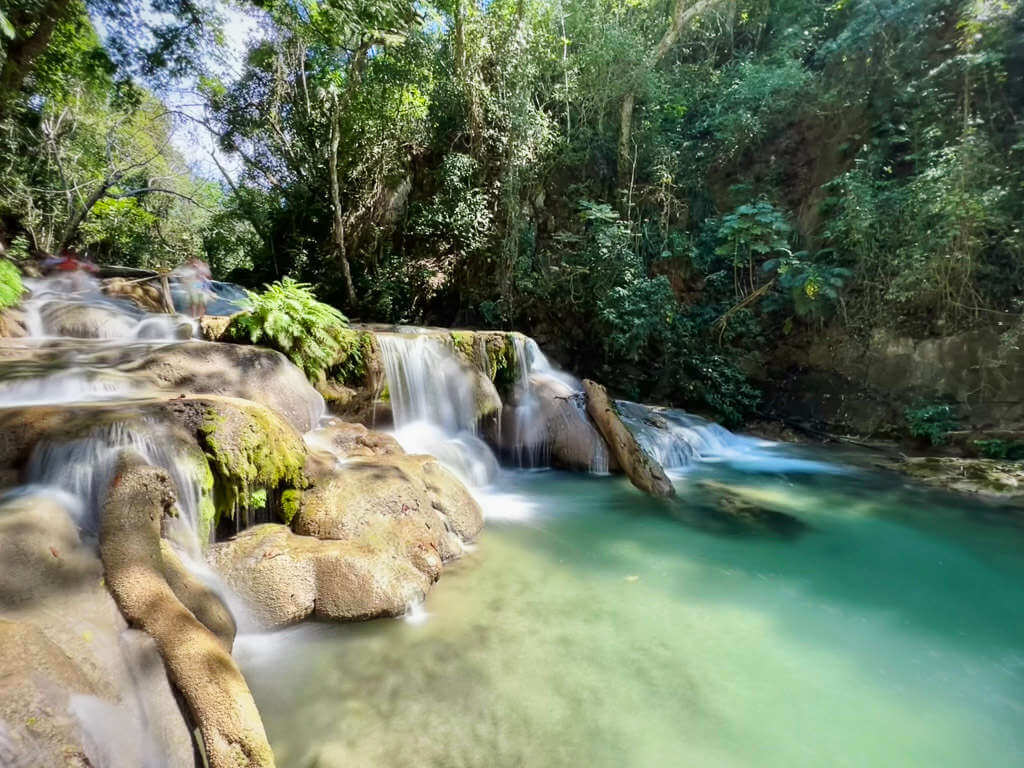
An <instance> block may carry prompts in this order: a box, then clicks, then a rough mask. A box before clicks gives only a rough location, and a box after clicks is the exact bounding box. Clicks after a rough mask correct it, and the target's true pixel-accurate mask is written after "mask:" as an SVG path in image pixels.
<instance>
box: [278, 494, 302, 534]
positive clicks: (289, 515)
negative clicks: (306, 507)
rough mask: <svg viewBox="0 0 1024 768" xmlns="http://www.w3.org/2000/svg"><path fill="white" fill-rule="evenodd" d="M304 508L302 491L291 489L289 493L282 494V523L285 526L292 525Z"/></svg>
mask: <svg viewBox="0 0 1024 768" xmlns="http://www.w3.org/2000/svg"><path fill="white" fill-rule="evenodd" d="M301 508H302V491H300V490H297V489H295V488H289V489H288V490H287V491H285V492H284V493H282V494H281V511H280V516H281V522H282V523H284V524H285V525H291V524H292V520H294V519H295V516H296V515H297V514H298V513H299V510H300V509H301Z"/></svg>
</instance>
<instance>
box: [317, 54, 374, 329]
mask: <svg viewBox="0 0 1024 768" xmlns="http://www.w3.org/2000/svg"><path fill="white" fill-rule="evenodd" d="M372 47H373V41H372V40H364V41H363V42H362V43H361V44H360V45H359V48H358V50H357V51H356V52H355V53H354V54H353V56H352V63H351V65H350V66H349V70H348V83H346V85H345V93H344V95H343V96H342V97H341V98H336V99H335V100H334V108H333V110H332V111H331V152H330V157H329V158H328V165H329V166H330V167H329V168H328V172H329V173H330V178H331V209H332V212H333V213H332V218H333V224H332V226H331V242H332V245H333V247H334V253H335V256H336V258H337V259H338V264H339V265H340V266H341V274H342V277H343V278H344V280H345V297H346V300H347V301H348V304H349V308H350V309H351V308H352V307H354V306H355V303H356V289H355V286H353V284H352V270H351V268H350V267H349V261H348V253H347V252H346V250H345V213H344V211H343V210H342V208H341V182H340V181H339V180H338V148H339V147H340V146H341V111H342V110H343V109H345V108H346V107H347V106H348V105H349V103H350V102H351V101H352V97H353V96H354V95H355V92H356V89H357V88H358V87H359V83H360V82H361V81H362V78H363V67H364V66H365V65H366V56H367V54H368V53H369V52H370V48H372Z"/></svg>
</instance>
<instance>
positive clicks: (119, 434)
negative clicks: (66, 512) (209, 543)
mask: <svg viewBox="0 0 1024 768" xmlns="http://www.w3.org/2000/svg"><path fill="white" fill-rule="evenodd" d="M170 444H171V440H170V439H169V438H168V435H166V434H165V433H164V431H163V429H162V428H161V427H160V425H158V424H155V423H152V422H149V421H145V420H143V421H142V422H141V423H140V424H139V425H138V426H136V425H133V424H129V423H127V422H123V421H118V422H114V423H112V424H108V425H106V426H103V427H97V428H95V429H93V430H92V431H91V432H89V434H88V435H86V436H84V437H79V438H74V439H72V440H62V441H44V442H40V443H39V444H37V445H36V447H35V448H34V449H33V451H32V455H31V456H30V457H29V461H28V466H27V467H26V478H27V480H28V483H29V484H31V485H36V486H40V485H42V486H48V487H51V488H57V489H60V490H62V491H64V492H66V493H68V494H70V495H71V496H73V497H74V498H76V499H78V500H79V506H78V509H77V510H75V511H73V512H72V514H73V517H75V522H76V523H77V524H78V526H79V528H81V529H82V530H83V531H84V532H86V533H91V534H96V533H98V532H99V521H100V514H101V510H102V506H103V499H104V496H105V495H106V492H107V489H108V488H109V487H110V482H111V480H113V477H114V472H115V470H116V467H117V462H118V460H119V459H120V456H121V454H122V453H123V452H124V451H126V450H130V451H134V452H136V453H138V454H139V455H140V456H142V458H144V459H145V460H146V461H147V462H148V463H150V464H152V465H153V466H156V467H161V468H162V469H165V470H166V471H167V473H168V474H169V475H170V478H171V481H172V483H173V484H174V491H175V495H176V496H177V499H178V512H179V514H178V518H177V521H178V523H179V524H180V525H181V526H182V528H183V529H184V530H182V531H181V534H182V535H181V536H178V537H177V539H179V543H180V544H181V545H182V546H183V547H185V548H186V549H187V551H188V553H189V554H191V555H195V554H196V553H198V552H199V550H200V542H199V539H198V531H199V507H200V503H201V501H202V485H201V482H200V479H199V478H198V477H197V475H196V473H195V472H194V471H192V470H190V469H189V467H190V463H189V462H188V461H185V460H184V458H183V457H182V456H179V455H178V454H177V452H175V451H173V450H171V449H170V448H169V447H168V446H169V445H170Z"/></svg>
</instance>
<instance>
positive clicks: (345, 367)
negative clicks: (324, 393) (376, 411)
mask: <svg viewBox="0 0 1024 768" xmlns="http://www.w3.org/2000/svg"><path fill="white" fill-rule="evenodd" d="M335 339H337V341H338V344H339V350H338V359H337V360H336V361H335V362H334V364H333V365H332V366H331V368H330V370H329V372H328V379H329V380H331V381H333V382H336V383H338V384H343V385H345V386H347V387H355V388H360V387H365V386H368V385H370V384H371V383H372V382H371V381H370V380H371V379H372V378H374V371H375V370H376V369H377V368H379V364H378V363H377V349H376V346H375V345H374V343H373V334H372V333H370V332H368V331H360V330H355V329H353V328H346V329H344V330H342V331H339V332H338V333H336V334H335Z"/></svg>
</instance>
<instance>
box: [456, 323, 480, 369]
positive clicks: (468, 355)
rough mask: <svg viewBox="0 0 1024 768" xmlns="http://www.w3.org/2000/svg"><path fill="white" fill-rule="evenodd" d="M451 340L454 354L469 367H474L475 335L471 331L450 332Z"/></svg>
mask: <svg viewBox="0 0 1024 768" xmlns="http://www.w3.org/2000/svg"><path fill="white" fill-rule="evenodd" d="M451 340H452V346H453V347H454V348H455V352H456V353H457V354H459V355H460V356H461V357H462V358H463V359H464V360H465V361H466V362H467V363H469V364H470V365H475V364H476V363H475V357H476V354H475V351H474V347H475V345H476V343H475V342H476V340H475V334H474V333H473V332H472V331H452V332H451Z"/></svg>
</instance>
